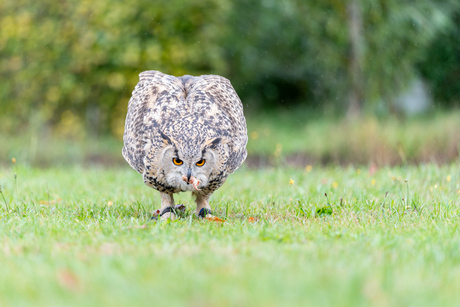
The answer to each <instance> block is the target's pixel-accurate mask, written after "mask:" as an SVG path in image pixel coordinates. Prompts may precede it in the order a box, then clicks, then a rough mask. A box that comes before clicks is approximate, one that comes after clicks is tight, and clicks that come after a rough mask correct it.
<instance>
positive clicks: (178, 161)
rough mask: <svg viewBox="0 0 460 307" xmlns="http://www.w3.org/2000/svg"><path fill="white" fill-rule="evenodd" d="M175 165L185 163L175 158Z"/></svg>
mask: <svg viewBox="0 0 460 307" xmlns="http://www.w3.org/2000/svg"><path fill="white" fill-rule="evenodd" d="M173 163H174V164H175V165H182V164H184V162H183V161H182V160H181V159H177V158H173Z"/></svg>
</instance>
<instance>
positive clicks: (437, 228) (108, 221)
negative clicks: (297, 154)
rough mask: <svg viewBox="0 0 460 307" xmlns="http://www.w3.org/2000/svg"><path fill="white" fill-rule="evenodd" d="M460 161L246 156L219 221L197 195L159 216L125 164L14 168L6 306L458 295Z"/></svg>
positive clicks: (5, 250) (8, 194)
mask: <svg viewBox="0 0 460 307" xmlns="http://www.w3.org/2000/svg"><path fill="white" fill-rule="evenodd" d="M18 164H20V163H19V162H18ZM459 169H460V167H459V165H458V164H452V165H450V166H443V167H438V166H434V165H423V166H419V167H402V168H381V169H379V170H377V171H376V172H375V174H373V175H370V174H369V171H368V170H367V169H356V168H353V167H349V168H336V167H331V168H318V167H315V166H314V167H313V169H312V170H311V171H310V172H307V171H306V170H293V169H263V170H258V171H251V170H248V169H246V168H243V169H241V170H239V171H238V172H236V173H235V174H234V175H232V176H230V177H229V179H228V181H227V182H226V184H225V185H224V186H223V187H222V188H221V189H220V190H218V191H217V192H216V193H215V194H214V196H213V198H212V207H213V209H214V213H215V214H216V215H217V216H219V217H221V218H223V219H225V220H226V221H225V222H224V223H223V224H221V223H215V222H209V221H206V220H200V219H197V218H195V217H194V216H193V215H192V214H191V212H192V210H193V200H192V198H191V197H190V195H188V194H180V195H179V196H178V197H177V198H176V202H177V203H185V204H187V207H188V212H187V213H186V215H185V217H183V218H181V219H179V220H176V221H174V222H169V223H168V222H155V221H151V220H150V219H149V218H150V212H152V211H153V210H155V209H157V208H158V207H159V195H158V192H156V191H154V190H152V189H150V188H148V187H146V186H144V184H143V183H142V179H141V177H140V175H139V174H137V173H136V172H135V171H134V170H132V169H130V168H129V167H128V166H126V167H124V168H118V169H104V168H80V167H68V168H54V169H35V168H26V167H24V166H20V165H16V166H15V169H12V168H11V167H6V168H3V169H0V184H1V185H2V188H3V195H4V196H5V200H6V202H7V204H8V206H9V209H10V210H9V211H7V210H6V208H5V206H6V205H5V203H4V200H3V198H2V196H1V195H0V205H1V209H0V219H1V223H0V305H2V306H5V305H14V306H21V305H33V306H51V305H52V306H63V305H71V306H72V305H75V306H77V305H78V306H82V305H84V306H101V305H105V306H127V305H129V306H152V305H159V306H164V305H168V306H183V305H186V306H281V305H283V306H305V305H311V306H319V305H334V306H369V305H373V306H434V305H436V306H438V305H439V306H454V305H459V304H460V294H459V292H458V289H459V288H460V278H459V276H460V231H459V228H458V226H459V216H460V172H459ZM14 172H15V173H16V174H17V179H16V183H15V179H14ZM291 179H292V180H293V181H294V183H293V184H289V183H290V180H291ZM405 179H408V182H407V183H406V182H405ZM324 193H327V195H328V199H326V197H325V196H324ZM386 195H387V196H386ZM109 204H111V205H109ZM328 204H329V205H328ZM328 206H329V207H330V208H325V207H328ZM321 213H331V214H321ZM250 218H254V222H250V221H251V220H253V219H250Z"/></svg>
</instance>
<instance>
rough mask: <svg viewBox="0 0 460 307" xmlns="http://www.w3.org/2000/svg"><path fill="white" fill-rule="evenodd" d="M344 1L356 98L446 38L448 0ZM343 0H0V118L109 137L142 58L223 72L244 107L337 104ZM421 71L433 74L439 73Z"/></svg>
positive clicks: (117, 129)
mask: <svg viewBox="0 0 460 307" xmlns="http://www.w3.org/2000/svg"><path fill="white" fill-rule="evenodd" d="M354 1H356V3H357V4H358V6H359V9H360V11H361V16H362V18H361V19H362V22H361V23H362V29H361V34H360V37H358V41H359V42H360V44H359V48H360V50H361V51H360V54H361V56H360V58H359V70H360V71H361V72H362V80H361V81H360V82H361V83H362V84H361V88H362V91H363V93H362V97H363V99H364V100H365V102H366V105H365V106H367V107H368V109H372V108H373V105H374V104H375V102H376V101H381V100H383V101H385V102H387V104H386V105H387V106H389V105H390V103H389V102H391V101H392V98H393V97H394V96H395V95H396V94H397V93H398V91H399V90H400V89H402V88H404V86H406V85H407V84H408V83H409V81H410V79H411V78H413V77H414V75H415V74H416V70H415V66H414V64H415V63H417V62H423V61H424V57H425V61H426V62H430V58H431V55H432V54H433V52H428V53H427V52H426V48H427V46H430V44H431V43H432V42H433V39H434V38H435V37H436V36H438V34H439V33H443V31H448V29H451V30H449V31H453V32H452V33H453V34H452V35H448V36H445V38H444V39H445V40H446V41H448V42H449V43H450V44H451V45H449V44H447V45H448V46H452V47H454V46H455V44H456V40H455V39H456V34H455V33H456V32H455V31H458V27H459V26H458V24H453V23H452V18H451V16H452V15H453V14H455V13H457V14H458V12H459V11H460V9H459V5H458V3H457V1H454V0H450V1H436V0H419V1H410V2H407V1H397V0H384V1H383V0H372V1H360V0H354ZM348 4H349V2H348V1H345V2H343V1H336V0H327V1H321V2H318V1H298V0H286V1H274V0H264V1H242V0H235V1H229V0H223V1H219V0H202V1H198V0H190V1H185V0H170V1H165V0H161V1H154V2H151V1H146V0H134V1H130V2H122V1H114V0H101V1H97V2H96V3H93V2H90V1H87V0H83V1H72V0H65V1H60V2H56V1H51V0H44V1H40V2H34V1H30V0H17V1H13V0H5V1H2V2H1V3H0V28H1V29H2V31H1V32H0V78H2V80H4V81H3V82H2V83H1V84H0V101H1V103H0V119H1V123H0V125H1V126H0V127H1V129H2V130H3V131H5V132H10V133H11V132H12V131H16V130H17V129H21V128H23V129H30V130H31V131H37V130H50V129H51V130H52V131H54V132H55V133H57V134H58V135H67V136H71V137H73V138H77V139H78V138H80V139H81V138H83V137H84V134H85V133H87V132H89V133H91V134H98V133H105V132H110V133H112V134H114V135H116V136H118V137H120V136H121V134H122V130H123V123H124V117H125V114H126V106H127V103H128V99H129V97H130V93H131V91H132V89H133V87H134V85H135V84H136V83H137V81H138V76H137V75H138V73H139V72H141V71H143V70H148V69H157V70H161V71H163V72H165V73H169V74H174V75H182V74H195V75H199V74H206V73H215V74H221V75H224V76H227V77H229V78H230V79H231V81H232V82H233V84H234V85H235V87H236V89H237V92H238V93H240V96H241V97H242V99H243V101H244V102H245V103H246V105H250V106H252V107H253V108H254V109H261V108H266V107H270V106H279V105H286V104H292V103H299V102H300V103H302V104H303V105H304V106H307V105H309V106H315V107H318V108H320V109H322V110H326V111H327V110H334V111H333V112H337V111H340V110H343V109H345V108H346V105H347V104H348V95H349V92H350V90H349V88H350V84H351V80H350V79H351V74H352V73H351V71H350V65H351V55H350V54H351V47H350V45H351V43H350V40H351V38H350V29H349V28H350V22H351V21H350V20H351V17H350V14H349V8H348ZM449 27H450V28H449ZM452 29H453V30H452ZM443 44H444V42H443ZM447 45H446V46H447ZM431 46H436V45H431ZM432 48H435V51H434V52H435V53H436V54H441V52H442V51H436V50H438V49H436V48H437V47H432ZM446 48H447V47H446ZM454 50H455V49H452V48H451V51H449V52H450V53H449V54H451V55H453V54H454V53H453V52H454ZM436 58H441V59H442V56H440V57H434V59H436ZM436 61H440V60H436ZM441 61H442V60H441ZM424 71H425V73H424V74H425V76H426V78H427V79H428V80H433V82H434V83H435V84H440V83H441V82H442V80H444V79H445V78H444V77H442V76H440V75H439V72H438V71H437V70H424ZM452 74H454V75H455V73H452ZM436 80H437V81H436ZM451 83H452V87H450V86H449V88H455V86H457V83H458V82H457V81H456V79H454V80H453V81H451ZM439 92H442V91H441V90H439V91H437V93H439Z"/></svg>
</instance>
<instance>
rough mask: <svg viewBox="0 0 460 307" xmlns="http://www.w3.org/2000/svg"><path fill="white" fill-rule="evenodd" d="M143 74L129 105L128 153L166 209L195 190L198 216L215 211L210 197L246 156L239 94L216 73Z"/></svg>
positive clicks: (126, 138)
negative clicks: (203, 211)
mask: <svg viewBox="0 0 460 307" xmlns="http://www.w3.org/2000/svg"><path fill="white" fill-rule="evenodd" d="M139 77H140V81H139V83H138V84H137V85H136V87H135V89H134V91H133V95H132V97H131V99H130V101H129V105H128V114H127V116H126V124H125V133H124V137H123V140H124V147H123V157H124V158H125V159H126V161H128V163H129V164H130V165H131V166H132V167H133V168H134V169H135V170H137V171H138V172H139V173H141V174H143V177H144V182H145V184H147V185H148V186H151V187H152V188H154V189H156V190H158V191H160V192H161V193H162V204H161V207H162V208H161V209H162V211H163V210H164V209H166V208H167V207H172V206H173V205H174V200H173V198H172V194H173V193H177V192H181V191H193V193H194V194H195V195H196V196H197V214H198V213H200V210H201V209H202V208H207V209H208V210H209V212H210V207H209V203H208V199H209V196H210V195H211V194H212V193H213V192H214V191H215V190H216V189H218V188H219V187H220V186H221V185H222V184H223V183H224V182H225V180H226V178H227V176H228V175H229V174H231V173H233V172H234V171H235V170H236V169H237V168H238V167H239V166H240V165H241V164H242V163H243V161H244V160H245V159H246V155H247V151H246V143H247V139H248V138H247V129H246V120H245V118H244V115H243V105H242V103H241V101H240V99H239V97H238V95H237V94H236V92H235V90H234V89H233V87H232V85H231V84H230V81H229V80H227V79H226V78H223V77H220V76H215V75H204V76H200V77H192V76H188V75H187V76H183V77H174V76H170V75H166V74H163V73H161V72H159V71H145V72H143V73H141V74H140V75H139ZM174 159H176V160H175V161H176V162H180V163H181V164H180V165H179V164H175V163H174ZM202 161H204V165H202V166H199V165H200V164H201V162H202ZM166 215H167V216H168V217H174V215H172V213H171V214H169V213H168V214H166Z"/></svg>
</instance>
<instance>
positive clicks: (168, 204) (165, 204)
mask: <svg viewBox="0 0 460 307" xmlns="http://www.w3.org/2000/svg"><path fill="white" fill-rule="evenodd" d="M160 195H161V209H160V210H161V213H160V214H161V220H167V219H168V218H170V219H171V220H174V219H175V218H176V215H175V214H174V213H173V212H172V211H169V212H165V210H166V211H168V210H172V209H174V197H173V195H172V194H169V193H162V192H160ZM168 208H169V209H168ZM167 209H168V210H167Z"/></svg>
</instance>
